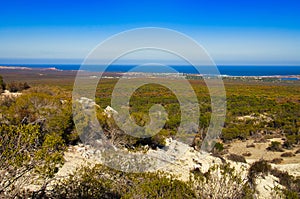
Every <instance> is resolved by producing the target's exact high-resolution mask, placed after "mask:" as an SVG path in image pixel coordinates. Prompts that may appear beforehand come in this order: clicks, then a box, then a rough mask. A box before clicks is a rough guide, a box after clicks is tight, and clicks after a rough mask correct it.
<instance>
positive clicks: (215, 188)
mask: <svg viewBox="0 0 300 199" xmlns="http://www.w3.org/2000/svg"><path fill="white" fill-rule="evenodd" d="M241 176H242V175H241V173H239V172H237V171H236V170H235V169H234V167H231V166H230V164H228V163H227V164H222V165H214V166H212V167H211V168H209V170H208V171H207V172H206V173H204V174H203V173H201V172H200V171H194V172H193V174H192V175H191V182H192V184H193V186H194V189H195V191H196V194H197V196H199V197H200V198H220V199H221V198H237V199H238V198H253V197H252V195H253V190H251V188H250V187H249V184H248V182H247V179H244V178H242V177H241Z"/></svg>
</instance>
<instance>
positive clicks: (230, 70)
mask: <svg viewBox="0 0 300 199" xmlns="http://www.w3.org/2000/svg"><path fill="white" fill-rule="evenodd" d="M0 65H5V66H24V67H30V68H53V67H55V68H57V69H60V70H78V69H79V68H80V65H79V64H73V65H72V64H18V65H13V64H0ZM134 67H135V66H134V65H111V66H109V67H108V68H107V69H106V72H127V71H129V70H131V69H133V68H134ZM171 67H172V68H173V69H175V70H176V71H178V72H179V73H191V74H194V73H198V72H197V70H196V69H195V68H194V67H193V66H183V65H181V66H176V65H173V66H171ZM217 67H218V69H219V71H220V74H221V75H228V76H275V75H300V66H217ZM89 69H90V70H91V71H96V70H97V71H103V69H104V67H103V66H91V67H89ZM136 72H145V71H136ZM147 72H165V71H160V70H159V67H151V68H150V69H149V70H147Z"/></svg>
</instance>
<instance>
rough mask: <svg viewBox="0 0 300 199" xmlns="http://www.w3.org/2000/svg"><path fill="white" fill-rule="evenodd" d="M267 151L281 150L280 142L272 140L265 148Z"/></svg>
mask: <svg viewBox="0 0 300 199" xmlns="http://www.w3.org/2000/svg"><path fill="white" fill-rule="evenodd" d="M267 149H268V150H269V151H277V152H283V149H282V146H281V143H280V142H277V141H272V142H271V144H270V146H269V147H268V148H267Z"/></svg>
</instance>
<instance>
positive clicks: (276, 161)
mask: <svg viewBox="0 0 300 199" xmlns="http://www.w3.org/2000/svg"><path fill="white" fill-rule="evenodd" d="M282 161H283V159H282V158H274V159H273V160H272V161H271V163H273V164H280V163H282Z"/></svg>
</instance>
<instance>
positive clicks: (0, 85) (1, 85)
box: [0, 76, 5, 94]
mask: <svg viewBox="0 0 300 199" xmlns="http://www.w3.org/2000/svg"><path fill="white" fill-rule="evenodd" d="M4 90H5V83H4V81H3V78H2V76H0V94H1V93H2V92H3V91H4Z"/></svg>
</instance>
